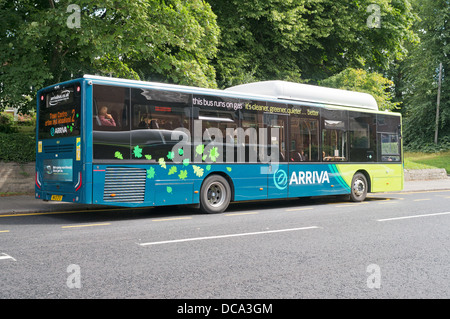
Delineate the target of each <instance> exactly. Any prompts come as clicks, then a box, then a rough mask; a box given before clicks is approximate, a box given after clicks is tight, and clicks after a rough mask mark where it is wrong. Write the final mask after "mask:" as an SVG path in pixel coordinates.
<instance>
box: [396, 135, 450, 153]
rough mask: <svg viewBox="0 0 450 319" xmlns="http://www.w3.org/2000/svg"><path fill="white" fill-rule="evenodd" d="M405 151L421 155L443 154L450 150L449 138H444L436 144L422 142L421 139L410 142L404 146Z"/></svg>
mask: <svg viewBox="0 0 450 319" xmlns="http://www.w3.org/2000/svg"><path fill="white" fill-rule="evenodd" d="M404 149H405V151H409V152H423V153H437V152H445V151H448V150H450V136H444V137H442V138H441V139H440V140H439V141H438V144H434V143H433V142H424V141H423V140H421V139H419V138H418V139H416V140H414V141H410V142H409V143H406V144H405V145H404Z"/></svg>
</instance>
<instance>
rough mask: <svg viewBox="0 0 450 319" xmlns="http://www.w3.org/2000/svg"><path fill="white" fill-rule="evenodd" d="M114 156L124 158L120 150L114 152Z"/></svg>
mask: <svg viewBox="0 0 450 319" xmlns="http://www.w3.org/2000/svg"><path fill="white" fill-rule="evenodd" d="M114 157H115V158H118V159H123V156H122V153H120V152H119V151H117V152H115V153H114Z"/></svg>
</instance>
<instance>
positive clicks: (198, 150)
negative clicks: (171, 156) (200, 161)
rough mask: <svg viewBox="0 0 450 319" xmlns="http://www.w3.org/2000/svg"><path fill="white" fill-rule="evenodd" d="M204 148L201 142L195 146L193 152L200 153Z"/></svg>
mask: <svg viewBox="0 0 450 319" xmlns="http://www.w3.org/2000/svg"><path fill="white" fill-rule="evenodd" d="M204 150H205V145H203V144H200V145H197V147H196V148H195V152H196V153H197V154H198V155H202V154H203V151H204Z"/></svg>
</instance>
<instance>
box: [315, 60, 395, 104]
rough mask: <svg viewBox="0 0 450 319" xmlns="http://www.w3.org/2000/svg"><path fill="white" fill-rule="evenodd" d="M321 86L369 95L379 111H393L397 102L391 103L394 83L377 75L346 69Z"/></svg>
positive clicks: (326, 80) (324, 81) (323, 82)
mask: <svg viewBox="0 0 450 319" xmlns="http://www.w3.org/2000/svg"><path fill="white" fill-rule="evenodd" d="M320 84H321V85H322V86H327V87H332V88H337V89H344V90H350V91H357V92H363V93H369V94H371V95H372V96H373V97H374V98H375V100H376V101H377V103H378V108H379V109H380V110H391V111H392V110H394V109H395V108H396V107H397V106H398V104H399V103H398V102H392V99H393V93H392V88H393V86H394V82H392V81H391V80H388V79H386V78H384V77H383V76H382V75H381V74H379V73H376V72H374V73H369V72H366V71H364V70H362V69H352V68H348V69H345V70H344V71H342V72H341V73H339V74H336V75H334V76H332V77H329V78H328V79H325V80H323V81H321V82H320Z"/></svg>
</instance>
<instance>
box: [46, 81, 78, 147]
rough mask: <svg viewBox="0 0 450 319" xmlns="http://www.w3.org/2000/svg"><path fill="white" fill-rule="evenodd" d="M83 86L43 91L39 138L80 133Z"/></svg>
mask: <svg viewBox="0 0 450 319" xmlns="http://www.w3.org/2000/svg"><path fill="white" fill-rule="evenodd" d="M80 110H81V86H80V85H79V84H72V85H71V86H67V87H59V88H58V89H56V90H52V91H48V92H43V93H42V95H41V96H40V99H39V131H38V132H39V137H38V138H39V139H47V138H61V137H67V136H79V135H80V123H81V121H80V120H81V116H80V115H81V114H80Z"/></svg>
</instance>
